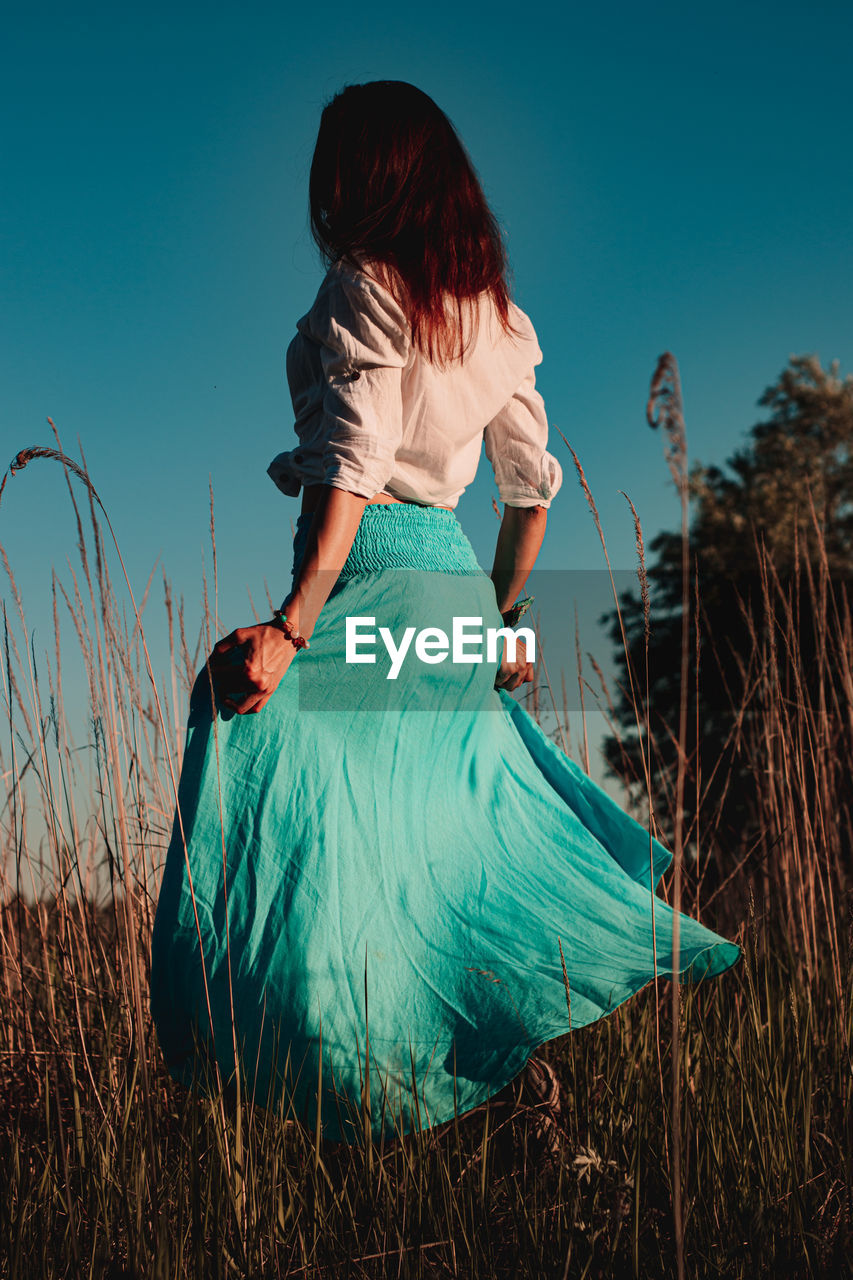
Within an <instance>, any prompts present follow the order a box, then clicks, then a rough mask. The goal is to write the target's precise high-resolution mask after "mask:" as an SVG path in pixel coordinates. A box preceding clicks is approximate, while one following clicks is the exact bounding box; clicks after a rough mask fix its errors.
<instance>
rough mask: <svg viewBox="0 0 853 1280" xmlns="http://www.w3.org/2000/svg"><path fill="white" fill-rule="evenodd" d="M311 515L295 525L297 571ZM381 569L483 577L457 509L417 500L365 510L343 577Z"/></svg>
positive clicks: (303, 516)
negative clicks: (432, 505)
mask: <svg viewBox="0 0 853 1280" xmlns="http://www.w3.org/2000/svg"><path fill="white" fill-rule="evenodd" d="M313 519H314V513H313V512H308V511H306V512H304V513H303V514H301V515H300V516H299V517H298V519H297V521H296V532H295V536H294V539H293V569H292V572H293V574H295V573H296V572H297V570H298V568H299V564H300V563H301V560H302V556H303V554H304V552H305V545H306V543H307V541H308V531H309V529H310V528H311V522H312V520H313ZM381 569H422V570H426V571H429V572H433V573H482V572H483V570H482V568H481V566H480V564H479V561H478V560H477V556H476V554H475V552H474V548H473V547H472V546H471V543H470V542H469V541H468V538H467V537H466V536H465V533H464V532H463V530H462V526H461V525H460V523H459V520H458V519H457V517H456V514H455V513H454V512H453V511H447V510H446V509H445V508H444V507H424V506H419V505H418V504H417V503H413V502H389V503H384V502H378V503H374V504H373V505H368V506H366V507H365V508H364V512H363V513H362V517H361V521H360V523H359V526H358V529H357V530H356V535H355V538H354V540H353V544H352V548H351V550H350V553H349V555H348V556H347V559H346V562H345V564H344V566H343V568H342V569H341V572H340V578H344V579H348V578H354V577H358V576H359V575H362V574H367V573H377V572H378V571H379V570H381Z"/></svg>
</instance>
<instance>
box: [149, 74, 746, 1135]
mask: <svg viewBox="0 0 853 1280" xmlns="http://www.w3.org/2000/svg"><path fill="white" fill-rule="evenodd" d="M310 206H311V225H312V229H313V232H314V235H315V238H316V239H317V241H318V243H319V245H320V248H321V250H322V252H323V254H324V257H325V260H326V264H327V266H328V272H327V274H326V277H325V279H324V280H323V283H322V285H321V286H320V290H319V292H318V294H317V297H316V299H315V301H314V303H313V305H312V306H311V308H310V310H309V311H308V312H307V314H306V315H304V316H303V318H302V319H301V320H300V321H299V322H298V324H297V335H296V337H295V338H294V340H293V342H292V343H291V345H290V348H289V350H288V356H287V373H288V380H289V384H290V390H291V395H292V399H293V407H294V413H295V429H296V436H297V442H296V445H295V447H293V448H291V449H289V450H288V451H286V452H284V453H280V454H279V455H278V456H277V457H276V458H275V459H274V461H273V462H272V464H271V466H270V468H269V471H270V475H271V476H272V478H273V480H274V481H275V483H276V484H277V485H278V487H279V488H280V489H281V490H282V491H283V492H284V493H285V494H288V495H291V496H297V495H298V494H299V493H300V492H301V493H302V514H301V515H300V517H299V519H298V521H297V526H296V535H295V540H294V543H293V566H292V583H291V587H290V591H289V593H288V595H287V597H286V600H285V601H284V603H283V607H282V610H280V611H278V612H277V613H276V615H275V616H274V617H273V618H272V619H271V620H269V621H268V622H264V623H262V624H259V625H256V626H248V627H243V628H238V629H237V630H236V631H234V632H232V633H231V634H230V635H229V636H227V637H226V638H225V639H224V640H222V641H220V642H219V643H218V644H217V645H216V648H215V649H214V652H213V654H212V655H211V659H210V662H209V666H208V667H207V668H206V669H205V670H204V671H203V672H202V673H201V674H200V676H199V678H198V680H197V682H196V686H195V689H194V691H193V697H192V701H191V709H190V720H189V729H188V737H187V746H186V754H185V759H184V764H183V771H182V775H181V781H180V790H179V805H178V812H177V814H176V817H175V824H174V829H173V836H172V841H171V844H170V846H169V850H168V855H167V860H166V868H165V874H164V878H163V883H162V888H161V892H160V898H159V902H158V907H157V914H156V919H155V924H154V934H153V942H152V965H151V1006H152V1013H153V1016H154V1019H155V1023H156V1027H157V1031H158V1035H159V1039H160V1043H161V1046H162V1049H163V1052H164V1055H165V1058H166V1062H167V1064H168V1067H169V1070H170V1071H171V1073H172V1074H173V1075H174V1076H175V1077H176V1078H177V1079H180V1080H183V1081H184V1082H185V1083H190V1081H191V1080H192V1079H193V1075H194V1073H195V1074H198V1073H199V1062H198V1052H197V1050H196V1041H198V1051H200V1053H201V1056H202V1058H203V1059H204V1058H207V1059H209V1060H210V1061H212V1062H215V1064H216V1065H217V1066H218V1068H219V1070H220V1072H221V1074H222V1077H223V1081H224V1082H225V1083H227V1082H228V1081H229V1080H230V1079H232V1077H233V1074H234V1069H235V1065H236V1063H237V1061H238V1060H239V1064H240V1071H241V1082H242V1084H241V1088H242V1090H243V1092H244V1094H245V1093H249V1094H254V1096H255V1098H256V1100H257V1101H258V1102H260V1103H262V1104H264V1105H268V1104H269V1103H271V1102H272V1101H274V1100H276V1099H277V1098H278V1097H279V1094H280V1091H281V1089H282V1087H284V1089H285V1091H286V1100H287V1102H288V1103H291V1102H292V1103H293V1106H294V1109H295V1111H296V1113H297V1114H300V1115H302V1114H307V1115H308V1116H310V1117H311V1119H312V1122H313V1119H314V1117H315V1116H316V1111H317V1090H318V1086H319V1088H320V1091H321V1097H320V1102H321V1106H322V1122H323V1133H324V1136H325V1137H327V1138H332V1139H338V1138H343V1139H344V1140H353V1139H354V1136H355V1134H356V1132H357V1129H358V1123H359V1122H358V1119H357V1117H358V1112H359V1111H360V1109H361V1107H362V1106H364V1105H366V1106H369V1108H370V1123H371V1127H372V1130H373V1133H374V1135H375V1136H377V1137H378V1136H379V1135H380V1132H381V1130H382V1127H383V1124H384V1126H385V1131H386V1133H394V1132H407V1131H408V1130H410V1129H411V1128H413V1127H421V1128H424V1127H427V1126H432V1125H436V1124H440V1123H442V1122H443V1121H446V1120H448V1119H449V1118H451V1117H452V1116H453V1114H454V1111H456V1112H458V1113H460V1114H461V1113H464V1112H466V1111H469V1110H471V1109H472V1108H473V1107H475V1106H477V1105H478V1104H480V1103H481V1102H483V1101H484V1100H485V1099H486V1098H488V1097H490V1096H492V1095H494V1094H495V1093H497V1092H498V1091H499V1090H501V1089H502V1088H503V1086H505V1085H507V1083H508V1082H510V1081H512V1080H513V1079H514V1078H515V1077H517V1076H518V1075H519V1073H520V1072H522V1071H523V1069H524V1068H525V1064H526V1063H527V1062H528V1059H529V1058H530V1055H531V1054H532V1053H533V1052H534V1051H535V1050H536V1049H537V1047H538V1046H540V1045H542V1044H543V1043H544V1042H546V1041H548V1040H550V1039H552V1038H554V1037H556V1036H559V1035H562V1034H564V1033H565V1032H567V1031H569V1030H570V1029H572V1028H577V1027H581V1026H584V1025H585V1024H587V1023H590V1022H592V1021H594V1020H596V1019H598V1018H601V1017H603V1016H605V1015H606V1014H608V1013H610V1012H611V1011H612V1010H613V1009H615V1008H616V1007H617V1006H618V1005H619V1004H621V1003H622V1002H623V1001H625V1000H627V999H628V998H629V997H630V996H632V995H633V994H634V993H635V992H637V991H638V990H639V989H640V988H641V987H643V986H644V985H645V984H646V983H648V982H649V981H650V980H651V979H652V978H653V977H654V976H655V973H656V972H657V974H658V975H661V976H669V975H671V973H672V968H671V966H672V929H673V919H674V916H673V912H672V910H671V909H670V908H669V907H668V906H667V905H666V904H665V903H664V902H663V901H662V900H660V899H659V898H657V897H656V896H655V894H654V888H655V886H656V885H657V882H658V880H659V878H660V876H661V874H662V872H663V871H664V870H665V869H666V867H667V866H668V865H669V862H670V860H671V856H670V854H669V853H668V852H667V850H666V849H665V848H664V847H663V846H662V845H661V844H659V843H658V842H657V841H655V840H651V841H650V839H649V835H648V833H647V832H646V831H644V830H643V828H642V827H641V826H640V825H639V824H638V823H637V822H636V821H634V819H633V818H631V817H630V816H629V815H628V814H626V813H625V812H624V811H623V810H622V809H621V808H620V807H619V806H618V805H617V804H616V803H615V802H614V801H613V800H612V799H610V798H609V797H608V796H607V794H606V793H605V792H604V791H602V790H601V789H600V788H599V787H598V786H597V785H596V784H595V783H593V782H592V781H591V780H590V779H589V778H588V777H587V776H586V775H585V774H584V773H583V772H582V771H581V770H580V769H579V768H578V767H577V766H576V765H575V764H573V762H572V761H571V760H570V759H569V758H568V757H567V756H565V755H564V754H563V753H562V752H561V751H559V750H558V749H557V748H556V747H555V746H554V745H553V744H552V743H551V742H550V741H549V739H548V738H547V737H546V736H545V735H544V734H543V732H542V731H541V730H540V729H539V727H538V725H537V724H536V723H535V721H534V720H533V719H532V718H531V717H530V716H529V715H528V714H527V712H526V711H525V710H524V709H523V708H522V707H521V706H520V705H519V704H518V703H516V701H515V700H514V699H513V698H511V697H510V696H509V693H508V690H512V689H515V688H517V687H518V686H519V685H520V684H522V683H523V682H525V681H529V680H530V679H532V674H533V667H532V663H531V662H530V661H529V660H528V654H527V651H526V650H525V648H524V646H523V645H520V646H519V647H518V649H517V651H516V653H515V654H514V655H513V654H512V653H511V652H509V649H508V647H507V646H506V645H505V644H502V643H501V644H499V645H498V647H497V648H496V649H494V650H492V651H491V653H490V652H489V650H488V647H487V644H486V632H487V630H488V629H489V628H493V629H495V630H497V629H499V628H501V627H502V626H504V625H505V623H506V622H510V623H513V622H514V621H515V617H516V613H517V610H516V611H515V612H513V604H514V602H515V600H516V597H517V596H518V594H519V592H520V590H521V589H522V587H523V585H524V582H525V579H526V577H527V575H528V573H529V572H530V570H531V568H532V567H533V564H534V561H535V559H536V556H537V554H538V552H539V549H540V546H541V543H542V538H543V535H544V532H545V523H546V519H547V509H548V507H549V506H550V503H551V501H552V499H553V498H554V496H555V495H556V494H557V492H558V491H559V489H560V485H561V481H562V473H561V469H560V465H559V463H558V462H557V460H556V459H555V458H554V457H553V456H552V455H551V454H550V453H549V452H548V451H547V443H548V423H547V417H546V413H545V408H544V405H543V402H542V398H541V396H540V394H539V393H538V391H537V390H536V387H535V372H534V371H535V367H536V366H537V365H538V363H539V362H540V361H541V358H542V357H541V352H540V350H539V347H538V344H537V340H536V335H535V332H534V329H533V326H532V325H531V323H530V320H529V319H528V318H527V316H526V315H525V314H524V313H523V312H522V311H520V310H519V308H518V307H517V306H515V305H514V304H513V303H512V302H511V300H510V297H509V292H508V287H507V282H506V270H505V257H504V251H503V246H502V241H501V236H500V232H499V229H498V227H497V225H496V223H495V220H494V218H493V216H492V214H491V212H490V210H489V208H488V206H487V204H486V201H485V199H484V196H483V192H482V190H481V187H480V184H479V182H478V180H477V177H476V175H475V173H474V171H473V169H472V167H471V164H470V161H469V160H468V157H467V154H466V152H465V150H464V148H463V147H462V145H461V143H460V141H459V139H458V137H457V135H456V133H455V131H454V129H453V126H452V125H451V124H450V122H449V120H448V119H447V117H446V116H445V115H444V114H443V112H442V111H441V110H440V109H439V108H438V107H437V106H436V104H435V103H434V102H433V101H432V99H431V98H429V97H428V96H427V95H426V94H424V93H422V92H420V91H419V90H417V89H415V88H414V87H413V86H411V85H408V84H404V83H401V82H396V81H380V82H376V83H372V84H365V85H357V86H352V87H350V88H347V89H345V90H344V91H343V92H342V93H340V94H338V96H337V97H336V98H335V99H334V100H333V101H332V102H331V103H330V104H329V106H327V107H326V109H325V111H324V112H323V116H322V120H321V125H320V132H319V136H318V140H317V145H316V149H315V153H314V159H313V162H312V167H311V179H310ZM483 444H485V451H486V455H487V457H488V460H489V462H490V464H491V466H492V468H493V470H494V475H495V479H496V483H497V486H498V490H499V494H500V498H501V501H502V503H503V504H504V513H503V519H502V522H501V527H500V533H499V535H498V541H497V548H496V553H495V561H494V566H493V569H492V573H491V576H488V575H487V574H486V573H485V572H484V571H483V570H482V568H481V567H480V565H479V564H478V562H477V559H476V556H475V554H474V551H473V548H472V547H471V544H470V542H469V541H468V539H467V538H466V536H465V534H464V533H463V531H462V529H461V526H460V525H459V522H458V520H457V518H456V516H455V514H454V508H455V507H456V505H457V503H458V500H459V497H460V495H461V494H462V492H463V491H464V489H465V488H466V486H467V485H469V484H470V483H471V481H472V480H473V479H474V475H475V473H476V470H477V465H478V461H479V459H480V455H481V450H482V446H483ZM248 569H249V566H247V572H248ZM466 619H467V622H466V621H464V620H466ZM472 619H473V620H475V621H473V622H472ZM460 620H463V621H462V622H461V623H460ZM477 624H479V625H477ZM454 627H456V629H457V631H459V630H460V627H461V629H462V630H465V631H466V632H467V640H466V641H465V643H464V644H463V645H459V646H458V647H455V646H454ZM478 634H480V635H481V636H482V642H481V643H479V644H478V642H477V639H476V637H477V635H478ZM407 635H408V637H409V640H408V647H406V636H407ZM442 635H443V636H444V637H445V638H446V639H445V640H444V641H442ZM463 638H464V637H463ZM477 654H479V655H480V658H479V660H471V658H472V656H473V657H474V658H475V659H476V655H477ZM561 950H562V957H561ZM739 954H740V949H739V947H738V946H737V945H736V944H734V943H731V942H728V941H726V940H724V939H723V938H721V937H719V936H717V935H716V934H715V933H713V932H711V931H709V930H708V929H707V928H705V927H704V926H702V925H701V924H699V923H698V922H697V921H694V920H692V919H691V918H690V917H688V916H684V915H682V916H681V917H680V958H679V963H678V971H679V973H680V974H682V975H683V976H686V975H689V976H691V977H692V978H694V979H698V978H703V977H709V976H712V975H715V974H719V973H721V972H722V971H723V970H725V969H727V968H729V967H730V966H731V965H733V964H734V963H735V962H736V960H737V959H738V957H739ZM563 959H564V960H565V966H566V973H567V975H568V985H569V991H568V996H569V999H570V1004H571V1014H569V1009H568V1007H567V990H566V982H565V979H564V974H563V965H562V961H563ZM368 1065H369V1070H367V1069H366V1068H367V1067H368Z"/></svg>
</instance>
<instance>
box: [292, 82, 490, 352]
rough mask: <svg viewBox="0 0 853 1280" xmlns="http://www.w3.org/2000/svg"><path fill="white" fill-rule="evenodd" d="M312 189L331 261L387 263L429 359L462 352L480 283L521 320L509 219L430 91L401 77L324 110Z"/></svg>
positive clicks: (320, 239)
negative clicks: (489, 198) (492, 202)
mask: <svg viewBox="0 0 853 1280" xmlns="http://www.w3.org/2000/svg"><path fill="white" fill-rule="evenodd" d="M308 192H309V202H310V208H311V232H312V235H313V236H314V239H315V241H316V242H317V245H318V246H319V248H320V251H321V253H322V255H323V257H324V259H325V261H326V263H327V264H331V263H333V262H337V261H340V260H341V259H346V260H349V261H352V262H355V263H357V264H358V263H359V261H360V260H362V261H364V262H366V263H369V264H373V265H374V266H376V267H378V268H379V269H380V274H381V276H382V283H383V284H385V285H386V286H387V287H388V288H389V289H390V290H391V292H392V293H393V295H394V296H395V298H396V300H397V302H398V304H399V305H400V307H401V308H402V309H403V311H404V312H405V314H406V316H407V318H408V320H409V324H410V326H411V330H412V341H413V342H414V343H415V345H416V346H417V348H418V349H419V350H420V351H421V352H422V353H423V354H424V355H425V356H426V357H427V358H428V359H429V360H432V361H435V362H437V363H439V364H445V363H446V362H448V361H449V360H452V359H459V360H462V359H463V358H464V354H465V349H466V336H465V314H464V313H465V311H466V306H465V304H466V302H469V301H473V300H474V299H476V298H477V297H478V296H479V295H480V294H482V293H489V294H490V295H491V297H492V299H493V301H494V305H495V309H496V312H497V315H498V317H499V319H500V323H501V325H502V327H503V328H504V330H506V331H511V330H512V325H511V324H510V320H509V287H508V284H507V260H506V253H505V250H504V245H503V239H502V236H501V230H500V227H499V225H498V223H497V220H496V219H495V217H494V215H493V213H492V211H491V209H490V208H489V206H488V203H487V202H486V197H485V196H484V194H483V189H482V187H481V185H480V181H479V178H478V177H477V174H476V172H475V170H474V167H473V165H472V164H471V161H470V159H469V158H468V154H467V152H466V150H465V148H464V146H463V145H462V142H461V140H460V138H459V135H458V134H457V132H456V130H455V129H454V127H453V125H452V124H451V122H450V120H448V118H447V116H446V115H445V114H444V112H443V111H442V110H441V109H440V108H439V107H438V106H437V105H436V103H435V102H433V100H432V98H430V97H429V95H428V94H426V93H423V92H422V91H421V90H420V89H416V88H415V86H414V85H411V84H407V83H406V82H405V81H402V80H375V81H372V82H371V83H368V84H356V85H348V86H347V87H346V88H344V89H342V90H341V91H340V93H338V94H336V95H335V97H334V98H333V99H332V101H331V102H330V103H329V104H328V105H327V106H326V108H325V109H324V111H323V114H322V117H321V119H320V130H319V133H318V136H317V145H316V147H315V149H314V157H313V159H312V161H311V175H310V180H309V184H308ZM469 314H470V311H469Z"/></svg>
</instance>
